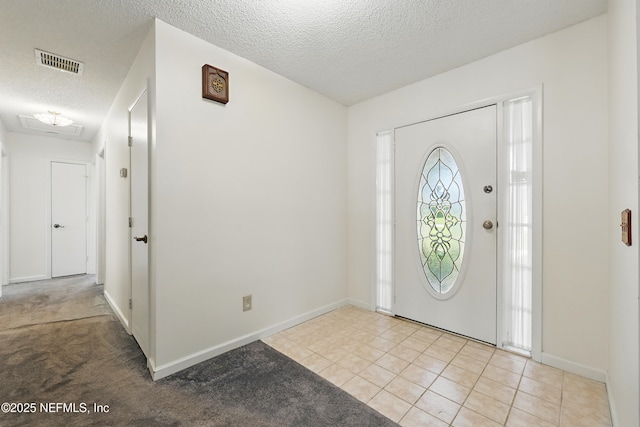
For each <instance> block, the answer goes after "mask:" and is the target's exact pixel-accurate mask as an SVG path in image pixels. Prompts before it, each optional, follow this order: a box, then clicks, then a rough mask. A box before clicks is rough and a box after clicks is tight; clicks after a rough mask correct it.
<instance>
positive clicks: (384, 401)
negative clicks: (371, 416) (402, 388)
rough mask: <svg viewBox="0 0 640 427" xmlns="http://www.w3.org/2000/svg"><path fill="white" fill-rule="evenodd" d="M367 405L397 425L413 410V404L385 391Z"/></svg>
mask: <svg viewBox="0 0 640 427" xmlns="http://www.w3.org/2000/svg"><path fill="white" fill-rule="evenodd" d="M367 404H368V405H369V406H370V407H372V408H373V409H375V410H376V411H378V412H380V413H381V414H382V415H384V416H385V417H387V418H389V419H390V420H391V421H394V422H396V423H397V422H398V421H400V420H401V419H402V417H404V415H405V414H406V413H407V412H409V409H411V404H409V403H407V402H405V401H404V400H402V399H400V398H399V397H397V396H394V395H393V394H391V393H389V392H387V391H385V390H382V391H381V392H380V393H378V394H376V395H375V396H374V397H373V399H371V400H370V401H369V403H367Z"/></svg>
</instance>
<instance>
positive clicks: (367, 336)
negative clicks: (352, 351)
mask: <svg viewBox="0 0 640 427" xmlns="http://www.w3.org/2000/svg"><path fill="white" fill-rule="evenodd" d="M375 337H376V335H375V334H372V333H371V332H367V331H363V330H361V329H359V330H357V331H356V332H354V333H353V334H351V336H350V338H351V339H352V340H355V341H359V342H362V343H366V342H369V341H371V340H372V339H374V338H375Z"/></svg>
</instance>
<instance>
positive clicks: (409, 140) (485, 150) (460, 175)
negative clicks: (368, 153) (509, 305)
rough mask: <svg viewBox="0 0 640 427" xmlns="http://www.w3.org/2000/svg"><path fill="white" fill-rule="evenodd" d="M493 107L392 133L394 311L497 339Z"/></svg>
mask: <svg viewBox="0 0 640 427" xmlns="http://www.w3.org/2000/svg"><path fill="white" fill-rule="evenodd" d="M496 142H497V141H496V107H495V106H489V107H485V108H481V109H477V110H472V111H467V112H464V113H460V114H455V115H451V116H447V117H443V118H440V119H436V120H431V121H427V122H423V123H418V124H415V125H411V126H406V127H403V128H399V129H396V131H395V218H396V233H395V285H396V289H395V291H396V300H395V304H394V312H395V314H396V315H399V316H403V317H406V318H409V319H413V320H416V321H419V322H422V323H426V324H429V325H433V326H436V327H439V328H442V329H445V330H448V331H452V332H455V333H458V334H461V335H465V336H469V337H472V338H475V339H478V340H481V341H485V342H489V343H492V344H495V343H496V303H497V300H496V294H497V291H496V288H497V283H496V249H497V246H496V240H497V239H496V224H497V219H496V212H497V186H496Z"/></svg>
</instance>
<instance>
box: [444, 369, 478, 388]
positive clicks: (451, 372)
mask: <svg viewBox="0 0 640 427" xmlns="http://www.w3.org/2000/svg"><path fill="white" fill-rule="evenodd" d="M440 375H441V376H443V377H445V378H448V379H450V380H451V381H455V382H456V383H458V384H462V385H463V386H465V387H468V388H473V386H474V385H475V384H476V381H478V378H479V377H480V375H479V374H474V373H473V372H470V371H467V370H466V369H462V368H459V367H457V366H455V365H449V366H447V367H446V368H445V370H444V371H442V373H441V374H440Z"/></svg>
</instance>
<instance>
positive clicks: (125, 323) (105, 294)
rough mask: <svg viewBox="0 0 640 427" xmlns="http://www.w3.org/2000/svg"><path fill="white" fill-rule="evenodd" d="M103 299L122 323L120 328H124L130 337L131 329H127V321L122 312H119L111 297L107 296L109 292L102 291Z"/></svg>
mask: <svg viewBox="0 0 640 427" xmlns="http://www.w3.org/2000/svg"><path fill="white" fill-rule="evenodd" d="M104 299H106V300H107V303H108V304H109V306H110V307H111V310H113V312H114V313H115V314H116V317H117V318H118V320H120V323H122V326H124V329H125V330H126V331H127V333H128V334H129V335H131V329H130V328H129V320H128V319H127V317H126V316H125V315H124V314H123V313H122V311H120V307H118V304H116V303H115V301H114V300H113V298H111V295H109V292H107V291H104Z"/></svg>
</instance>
